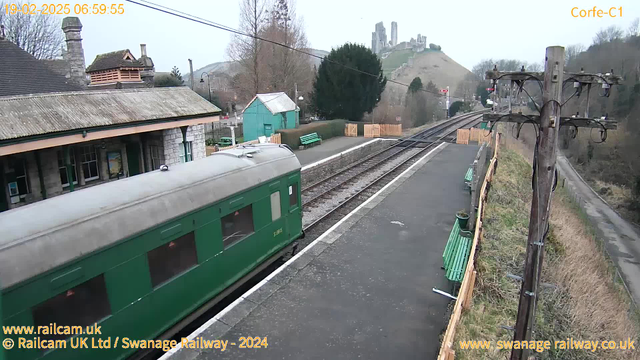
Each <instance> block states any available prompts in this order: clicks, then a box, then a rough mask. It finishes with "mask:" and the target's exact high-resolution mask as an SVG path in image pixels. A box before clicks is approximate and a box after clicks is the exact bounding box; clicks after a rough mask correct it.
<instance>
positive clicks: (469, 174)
mask: <svg viewBox="0 0 640 360" xmlns="http://www.w3.org/2000/svg"><path fill="white" fill-rule="evenodd" d="M472 181H473V167H469V170H467V173H466V174H464V183H465V184H466V185H467V186H468V187H469V192H471V182H472Z"/></svg>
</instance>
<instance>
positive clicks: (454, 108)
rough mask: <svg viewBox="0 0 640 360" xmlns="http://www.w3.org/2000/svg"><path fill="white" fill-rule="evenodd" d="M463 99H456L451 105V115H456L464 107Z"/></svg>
mask: <svg viewBox="0 0 640 360" xmlns="http://www.w3.org/2000/svg"><path fill="white" fill-rule="evenodd" d="M462 104H463V102H462V101H454V102H453V104H451V106H450V107H449V116H455V115H456V114H457V113H458V111H460V108H462Z"/></svg>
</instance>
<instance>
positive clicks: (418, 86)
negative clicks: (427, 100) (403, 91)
mask: <svg viewBox="0 0 640 360" xmlns="http://www.w3.org/2000/svg"><path fill="white" fill-rule="evenodd" d="M420 90H422V80H421V79H420V78H419V77H418V76H416V77H415V78H413V80H411V84H409V92H410V93H416V92H417V91H420Z"/></svg>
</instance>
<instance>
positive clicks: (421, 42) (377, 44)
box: [371, 21, 427, 55]
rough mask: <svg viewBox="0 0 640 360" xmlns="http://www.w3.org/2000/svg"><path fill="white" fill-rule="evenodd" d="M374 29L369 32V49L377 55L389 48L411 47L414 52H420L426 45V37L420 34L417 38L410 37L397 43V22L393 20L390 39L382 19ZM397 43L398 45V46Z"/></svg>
mask: <svg viewBox="0 0 640 360" xmlns="http://www.w3.org/2000/svg"><path fill="white" fill-rule="evenodd" d="M375 30H376V31H374V32H372V33H371V51H373V53H374V54H377V55H381V54H382V53H386V52H389V51H390V50H391V49H395V50H403V49H411V50H413V51H414V52H422V51H423V50H424V49H425V48H426V47H427V37H426V36H423V35H421V34H418V38H417V39H414V38H411V40H410V41H408V42H406V41H405V42H402V43H400V44H398V23H397V22H395V21H392V22H391V40H390V41H388V40H387V29H385V27H384V24H383V23H382V21H381V22H379V23H377V24H376V28H375ZM398 45H400V46H399V47H398Z"/></svg>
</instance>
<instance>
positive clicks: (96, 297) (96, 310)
mask: <svg viewBox="0 0 640 360" xmlns="http://www.w3.org/2000/svg"><path fill="white" fill-rule="evenodd" d="M31 314H32V315H33V325H35V326H49V324H52V323H54V324H56V325H59V326H81V327H82V328H83V329H84V328H85V327H86V326H89V325H93V324H94V323H97V322H99V321H100V320H102V319H104V318H105V317H106V316H108V315H111V305H110V304H109V298H108V296H107V286H106V284H105V282H104V275H102V274H101V275H98V276H96V277H94V278H92V279H91V280H88V281H85V282H83V283H82V284H80V285H78V286H76V287H74V288H71V289H69V290H67V291H64V292H62V293H60V294H58V295H56V296H54V297H52V298H51V299H49V300H47V301H45V302H43V303H41V304H39V305H37V306H35V307H34V308H33V309H32V310H31ZM39 336H40V337H41V338H43V339H44V338H46V339H47V340H57V339H65V338H67V337H70V336H71V335H44V336H43V335H39Z"/></svg>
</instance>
